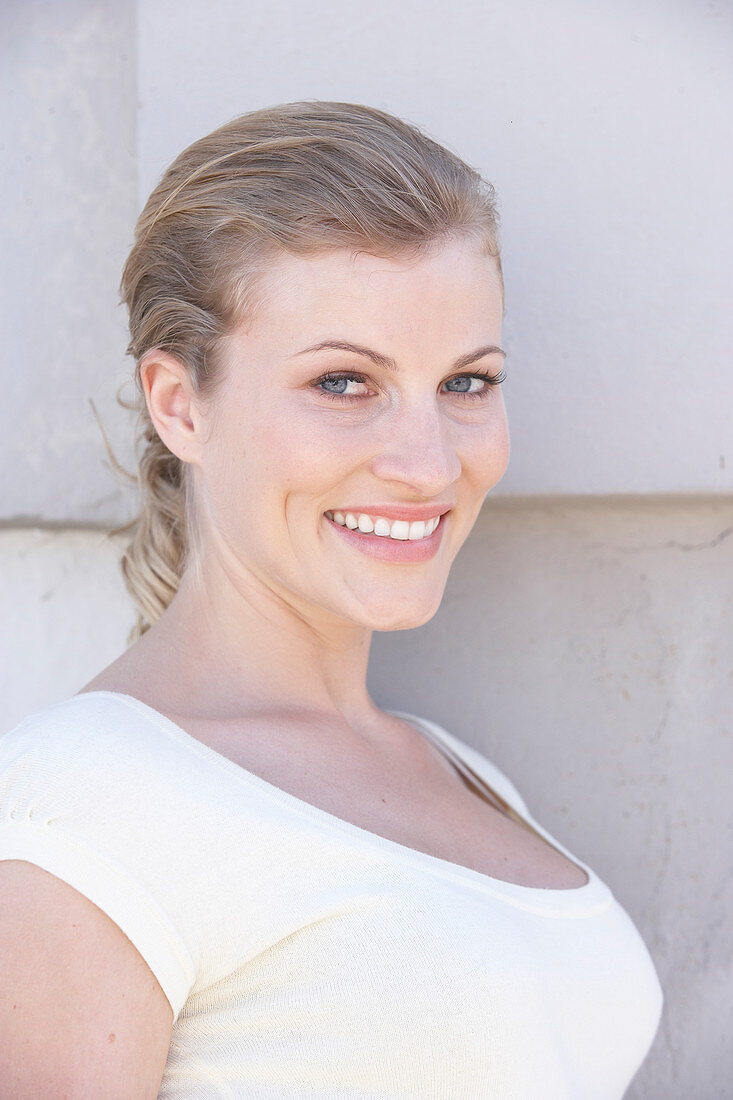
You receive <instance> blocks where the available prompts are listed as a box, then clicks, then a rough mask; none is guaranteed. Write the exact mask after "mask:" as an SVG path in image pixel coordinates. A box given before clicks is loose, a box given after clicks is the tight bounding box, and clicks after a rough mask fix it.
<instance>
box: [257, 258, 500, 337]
mask: <svg viewBox="0 0 733 1100" xmlns="http://www.w3.org/2000/svg"><path fill="white" fill-rule="evenodd" d="M260 302H261V306H260V308H259V309H258V310H257V312H256V315H255V316H254V317H253V318H252V321H251V323H250V324H248V325H247V326H246V327H247V330H248V335H249V336H250V337H252V338H268V339H274V340H276V342H277V343H278V345H287V344H289V343H291V342H297V343H298V345H299V346H302V345H303V340H304V337H305V338H308V337H309V336H311V335H312V336H313V337H314V338H317V337H319V336H320V338H326V337H334V336H336V335H337V334H339V333H338V332H337V330H344V331H341V332H340V334H341V335H342V336H344V338H346V336H347V335H348V337H349V338H351V339H354V338H356V337H357V336H358V335H359V333H360V330H364V329H367V330H368V333H365V332H362V335H367V334H371V335H373V336H376V335H381V336H382V337H383V338H386V339H389V338H395V339H399V338H400V336H402V335H406V334H408V333H410V332H412V333H413V334H414V333H415V332H416V331H418V330H419V331H423V332H424V331H426V330H430V331H431V332H433V331H434V332H435V334H436V335H440V330H441V329H443V330H444V329H445V328H446V327H450V328H452V329H453V330H455V329H468V330H469V331H470V332H471V333H473V332H474V331H475V330H477V329H480V330H481V334H482V335H483V336H490V335H493V336H496V335H497V331H496V330H497V328H498V326H499V325H500V322H501V315H502V312H503V293H502V287H501V279H500V277H499V273H498V269H497V265H496V262H495V260H494V259H493V258H492V257H490V256H486V255H485V254H484V253H483V252H482V250H481V248H480V247H479V245H478V244H476V243H473V242H466V241H452V242H448V243H441V244H439V245H434V246H433V247H432V248H431V250H430V251H429V252H427V253H425V254H424V255H423V256H421V257H419V258H417V259H414V258H410V259H405V258H388V257H381V256H375V255H373V254H371V253H369V252H366V251H356V250H354V249H338V250H334V251H330V252H326V253H323V254H320V255H318V256H287V257H284V258H281V259H278V260H277V261H276V262H275V263H274V264H273V265H272V266H271V267H270V269H269V270H268V271H267V272H266V273H265V274H264V276H263V279H262V283H261V298H260ZM344 326H347V327H348V329H349V331H348V333H347V332H346V331H345V329H344ZM477 335H479V334H478V333H477Z"/></svg>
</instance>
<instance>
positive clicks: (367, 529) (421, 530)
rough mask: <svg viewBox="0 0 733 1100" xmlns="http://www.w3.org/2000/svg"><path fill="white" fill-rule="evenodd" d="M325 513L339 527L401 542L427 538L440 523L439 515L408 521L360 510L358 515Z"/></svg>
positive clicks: (351, 513) (352, 513)
mask: <svg viewBox="0 0 733 1100" xmlns="http://www.w3.org/2000/svg"><path fill="white" fill-rule="evenodd" d="M326 515H327V516H328V517H329V519H332V520H333V521H334V523H338V524H339V525H340V526H341V527H348V528H349V530H350V531H356V530H359V531H361V532H362V533H363V534H365V535H368V534H371V533H372V532H373V533H374V534H375V535H381V536H382V537H389V538H393V539H398V540H400V541H402V542H404V541H405V540H407V539H411V540H414V541H418V540H419V539H424V538H428V537H429V536H430V535H432V533H433V531H434V530H435V528H436V527H437V526H438V524H439V523H440V516H433V518H432V519H428V520H415V521H414V522H413V523H410V522H409V520H405V519H395V520H392V521H390V520H388V519H385V517H384V516H376V517H372V516H368V515H367V514H366V512H360V513H359V514H358V515H356V514H355V513H354V512H326Z"/></svg>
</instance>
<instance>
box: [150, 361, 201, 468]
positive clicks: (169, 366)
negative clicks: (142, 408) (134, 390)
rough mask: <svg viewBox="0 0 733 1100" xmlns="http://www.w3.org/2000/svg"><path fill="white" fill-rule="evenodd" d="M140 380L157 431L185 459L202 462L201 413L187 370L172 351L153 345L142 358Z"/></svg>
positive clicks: (184, 460)
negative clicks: (162, 349)
mask: <svg viewBox="0 0 733 1100" xmlns="http://www.w3.org/2000/svg"><path fill="white" fill-rule="evenodd" d="M140 380H141V382H142V387H143V392H144V394H145V401H146V404H147V406H148V412H149V413H150V419H151V420H152V422H153V425H154V427H155V430H156V431H157V433H158V435H159V436H160V438H161V439H162V441H163V442H164V443H165V445H166V447H167V448H168V450H169V451H172V452H173V454H174V455H176V457H177V458H180V459H181V461H182V462H191V463H193V464H195V465H198V464H199V463H200V461H201V447H200V445H201V436H202V432H201V428H202V421H201V415H200V412H199V409H198V405H197V403H196V394H195V391H194V388H193V385H192V382H191V377H190V374H189V372H188V369H187V368H186V367H185V366H184V364H183V363H182V362H181V361H180V359H176V357H175V356H174V355H171V354H170V353H169V352H166V351H161V350H160V349H158V348H153V349H152V350H151V351H149V352H147V353H146V354H145V355H144V356H143V358H142V359H141V361H140Z"/></svg>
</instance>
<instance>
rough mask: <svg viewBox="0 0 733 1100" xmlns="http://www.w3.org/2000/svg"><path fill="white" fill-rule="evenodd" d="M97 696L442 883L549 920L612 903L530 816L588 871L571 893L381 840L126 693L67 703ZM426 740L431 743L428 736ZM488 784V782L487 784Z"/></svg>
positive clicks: (441, 733) (404, 714) (439, 732)
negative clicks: (270, 779) (464, 886)
mask: <svg viewBox="0 0 733 1100" xmlns="http://www.w3.org/2000/svg"><path fill="white" fill-rule="evenodd" d="M94 697H97V698H100V697H103V698H108V699H115V700H118V701H120V702H122V703H123V704H125V705H127V706H128V707H130V709H132V710H135V711H137V712H138V713H140V714H141V715H142V716H143V717H144V718H146V719H147V720H148V721H150V722H152V723H153V724H154V725H156V726H158V728H160V729H161V730H162V731H163V732H164V733H166V734H168V735H169V736H172V737H174V739H175V740H176V741H178V742H179V743H182V744H183V745H185V746H186V747H187V748H189V749H191V750H193V751H194V752H196V753H197V754H198V755H200V756H202V757H204V758H205V759H208V760H210V761H211V762H212V763H214V764H216V765H217V766H218V767H220V768H223V769H224V770H225V771H227V772H230V773H231V774H232V775H235V776H236V777H238V779H239V780H240V782H245V783H247V784H248V785H249V786H251V787H254V788H256V789H258V790H259V791H261V792H263V793H265V794H267V795H268V796H269V797H270V798H271V799H273V800H274V801H277V802H280V803H282V804H284V805H285V806H287V807H289V808H291V809H294V810H296V811H297V812H298V813H300V814H301V816H304V817H307V818H310V819H311V820H313V821H316V822H322V823H325V824H327V825H329V826H330V827H331V828H332V829H336V830H338V831H339V832H343V833H346V834H347V835H352V836H354V837H356V838H358V839H360V840H361V841H362V842H366V843H369V844H370V845H371V846H372V847H376V848H379V849H382V850H383V851H384V852H385V853H386V854H390V855H393V856H395V857H399V858H400V859H401V860H402V861H403V862H406V863H408V864H412V865H417V866H418V867H422V868H423V869H426V870H428V871H432V872H434V873H437V874H439V875H440V876H441V877H443V878H448V879H451V880H453V881H457V882H460V883H466V882H467V883H469V884H470V885H472V886H474V887H476V888H478V889H479V890H482V891H483V892H486V893H490V894H493V895H494V896H496V897H498V898H501V899H502V900H503V901H506V902H509V903H510V904H512V905H514V906H515V907H517V908H520V909H527V910H530V911H542V912H543V913H544V914H545V915H548V916H558V917H567V916H573V915H577V916H588V915H594V914H595V913H596V912H600V911H602V910H604V909H605V908H607V907H608V905H609V904H610V903H611V900H612V895H611V891H610V890H609V888H608V886H607V885H606V884H605V883H604V882H603V880H602V879H600V878H599V877H598V875H596V874H595V872H594V871H593V869H592V868H591V867H589V866H588V865H587V864H586V863H584V862H583V861H582V860H580V859H578V858H577V857H576V856H574V855H573V854H572V853H571V852H569V851H568V849H567V848H565V847H564V845H562V844H560V843H559V842H558V841H556V840H555V839H554V837H551V836H550V834H549V833H548V832H547V830H546V829H544V828H543V827H542V826H541V825H540V824H539V823H538V822H536V821H535V820H534V818H533V817H532V816H531V814H529V813H528V812H527V813H524V814H519V811H516V812H517V813H518V814H519V816H520V817H523V818H524V819H525V820H526V821H528V822H529V823H530V825H532V827H533V828H534V829H536V830H537V832H538V833H539V834H540V835H541V836H542V837H543V839H544V840H545V841H546V842H547V843H548V844H549V845H550V847H553V848H555V849H557V850H558V851H559V852H561V853H562V854H563V855H565V856H566V857H567V858H568V859H569V860H570V861H571V862H572V863H574V864H575V865H576V866H578V867H580V868H581V869H582V870H583V871H585V873H586V875H587V877H588V881H587V882H585V883H583V884H582V885H580V886H573V887H569V888H568V887H544V886H523V885H522V884H520V883H517V882H509V881H508V880H506V879H500V878H495V877H494V876H493V875H488V874H485V873H484V872H483V871H477V870H475V869H474V868H473V867H467V866H465V865H464V864H462V863H455V862H454V861H453V860H449V859H443V858H442V857H441V856H434V855H431V853H430V852H422V851H421V850H420V849H419V848H411V847H410V846H409V845H407V844H401V843H400V842H399V841H397V840H391V839H390V838H389V837H386V836H382V835H381V834H380V833H375V832H372V830H370V829H365V828H363V827H362V826H361V825H355V824H354V823H353V822H351V821H347V820H346V819H345V818H342V817H338V816H337V815H336V814H332V813H329V811H328V810H323V809H321V808H320V807H319V806H316V805H314V804H313V803H312V802H307V801H306V800H305V799H302V798H298V797H297V795H294V794H291V793H290V792H289V791H286V790H284V789H283V788H282V787H277V786H276V785H275V784H274V783H270V782H268V781H267V780H266V779H263V778H262V777H261V776H259V775H257V774H256V773H255V772H251V771H248V770H247V768H243V767H242V765H241V764H238V763H237V762H236V761H235V760H232V759H230V757H228V756H225V755H224V754H223V753H220V752H218V751H217V750H216V749H213V748H211V746H210V745H207V744H205V743H204V742H203V741H199V739H198V738H197V737H194V736H193V734H190V733H188V731H187V730H185V729H184V728H183V727H182V726H179V725H178V723H177V722H174V721H173V719H172V718H169V717H168V716H167V715H165V714H163V713H162V712H161V711H159V710H156V709H155V707H152V706H150V704H149V703H144V702H143V700H142V699H138V698H137V696H135V695H129V694H128V693H126V692H120V691H108V690H101V689H100V690H96V691H82V692H77V693H76V694H75V695H73V696H71V698H70V699H69V700H67V702H71V701H73V700H77V699H83V698H94ZM384 711H385V713H386V714H392V715H393V716H395V717H399V718H404V719H406V720H408V721H409V719H410V718H412V719H415V720H417V722H418V723H419V724H420V723H423V722H426V721H427V719H425V718H419V716H417V715H413V714H410V712H408V711H393V710H389V709H388V708H384ZM410 724H411V723H410ZM430 725H431V729H432V730H433V732H434V733H435V734H436V736H437V737H438V738H439V740H440V741H441V742H442V743H446V741H445V736H446V735H447V736H450V737H451V741H452V742H455V741H456V739H454V738H453V737H452V735H450V734H449V733H448V731H447V730H443V729H442V728H441V727H440V726H438V725H437V724H435V723H430ZM416 728H417V730H418V733H421V735H422V736H423V737H426V734H425V733H424V732H423V731H422V730H421V729H420V728H419V725H418V727H416ZM426 740H428V738H427V737H426ZM448 748H449V749H452V751H453V752H455V753H456V754H457V755H458V756H459V757H460V759H461V760H462V761H464V756H463V753H462V751H461V745H460V742H458V743H457V744H455V743H454V744H448ZM465 763H466V764H467V766H468V767H469V768H473V766H472V764H471V763H470V762H469V761H465ZM473 770H475V771H476V774H478V775H479V778H482V779H483V776H482V775H481V773H480V772H479V771H478V770H476V769H473ZM486 782H487V783H488V779H487V780H486Z"/></svg>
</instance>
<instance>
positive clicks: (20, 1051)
mask: <svg viewBox="0 0 733 1100" xmlns="http://www.w3.org/2000/svg"><path fill="white" fill-rule="evenodd" d="M0 959H1V960H2V963H1V967H0V969H1V972H2V980H0V1036H1V1039H0V1096H2V1097H3V1100H102V1098H104V1100H153V1098H154V1097H156V1096H157V1095H158V1091H159V1089H160V1082H161V1079H162V1077H163V1069H164V1067H165V1063H166V1058H167V1056H168V1046H169V1043H170V1037H171V1027H172V1022H173V1012H172V1010H171V1007H170V1005H169V1003H168V1001H167V1000H166V998H165V995H164V994H163V991H162V989H161V988H160V985H159V984H158V982H157V981H156V979H155V977H154V976H153V974H152V972H151V970H150V969H149V967H148V966H147V964H146V963H145V961H144V960H143V958H142V957H141V955H140V953H139V952H138V951H137V949H136V948H135V947H133V945H132V944H131V943H130V941H129V940H128V939H127V937H126V936H125V935H124V934H123V933H122V932H121V931H120V929H119V928H118V927H117V925H116V924H114V923H113V921H111V920H110V919H109V917H107V916H106V915H105V914H104V913H103V912H102V911H101V909H98V908H97V907H96V905H93V904H92V903H91V902H90V901H89V900H88V899H87V898H85V897H83V896H82V895H81V894H80V893H78V891H76V890H73V889H72V888H71V887H70V886H68V885H67V884H66V883H65V882H62V881H61V880H60V879H58V878H56V877H55V876H54V875H51V874H48V872H46V871H44V870H42V869H41V868H40V867H36V866H34V865H32V864H29V863H25V862H23V861H21V860H5V861H2V862H0Z"/></svg>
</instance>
